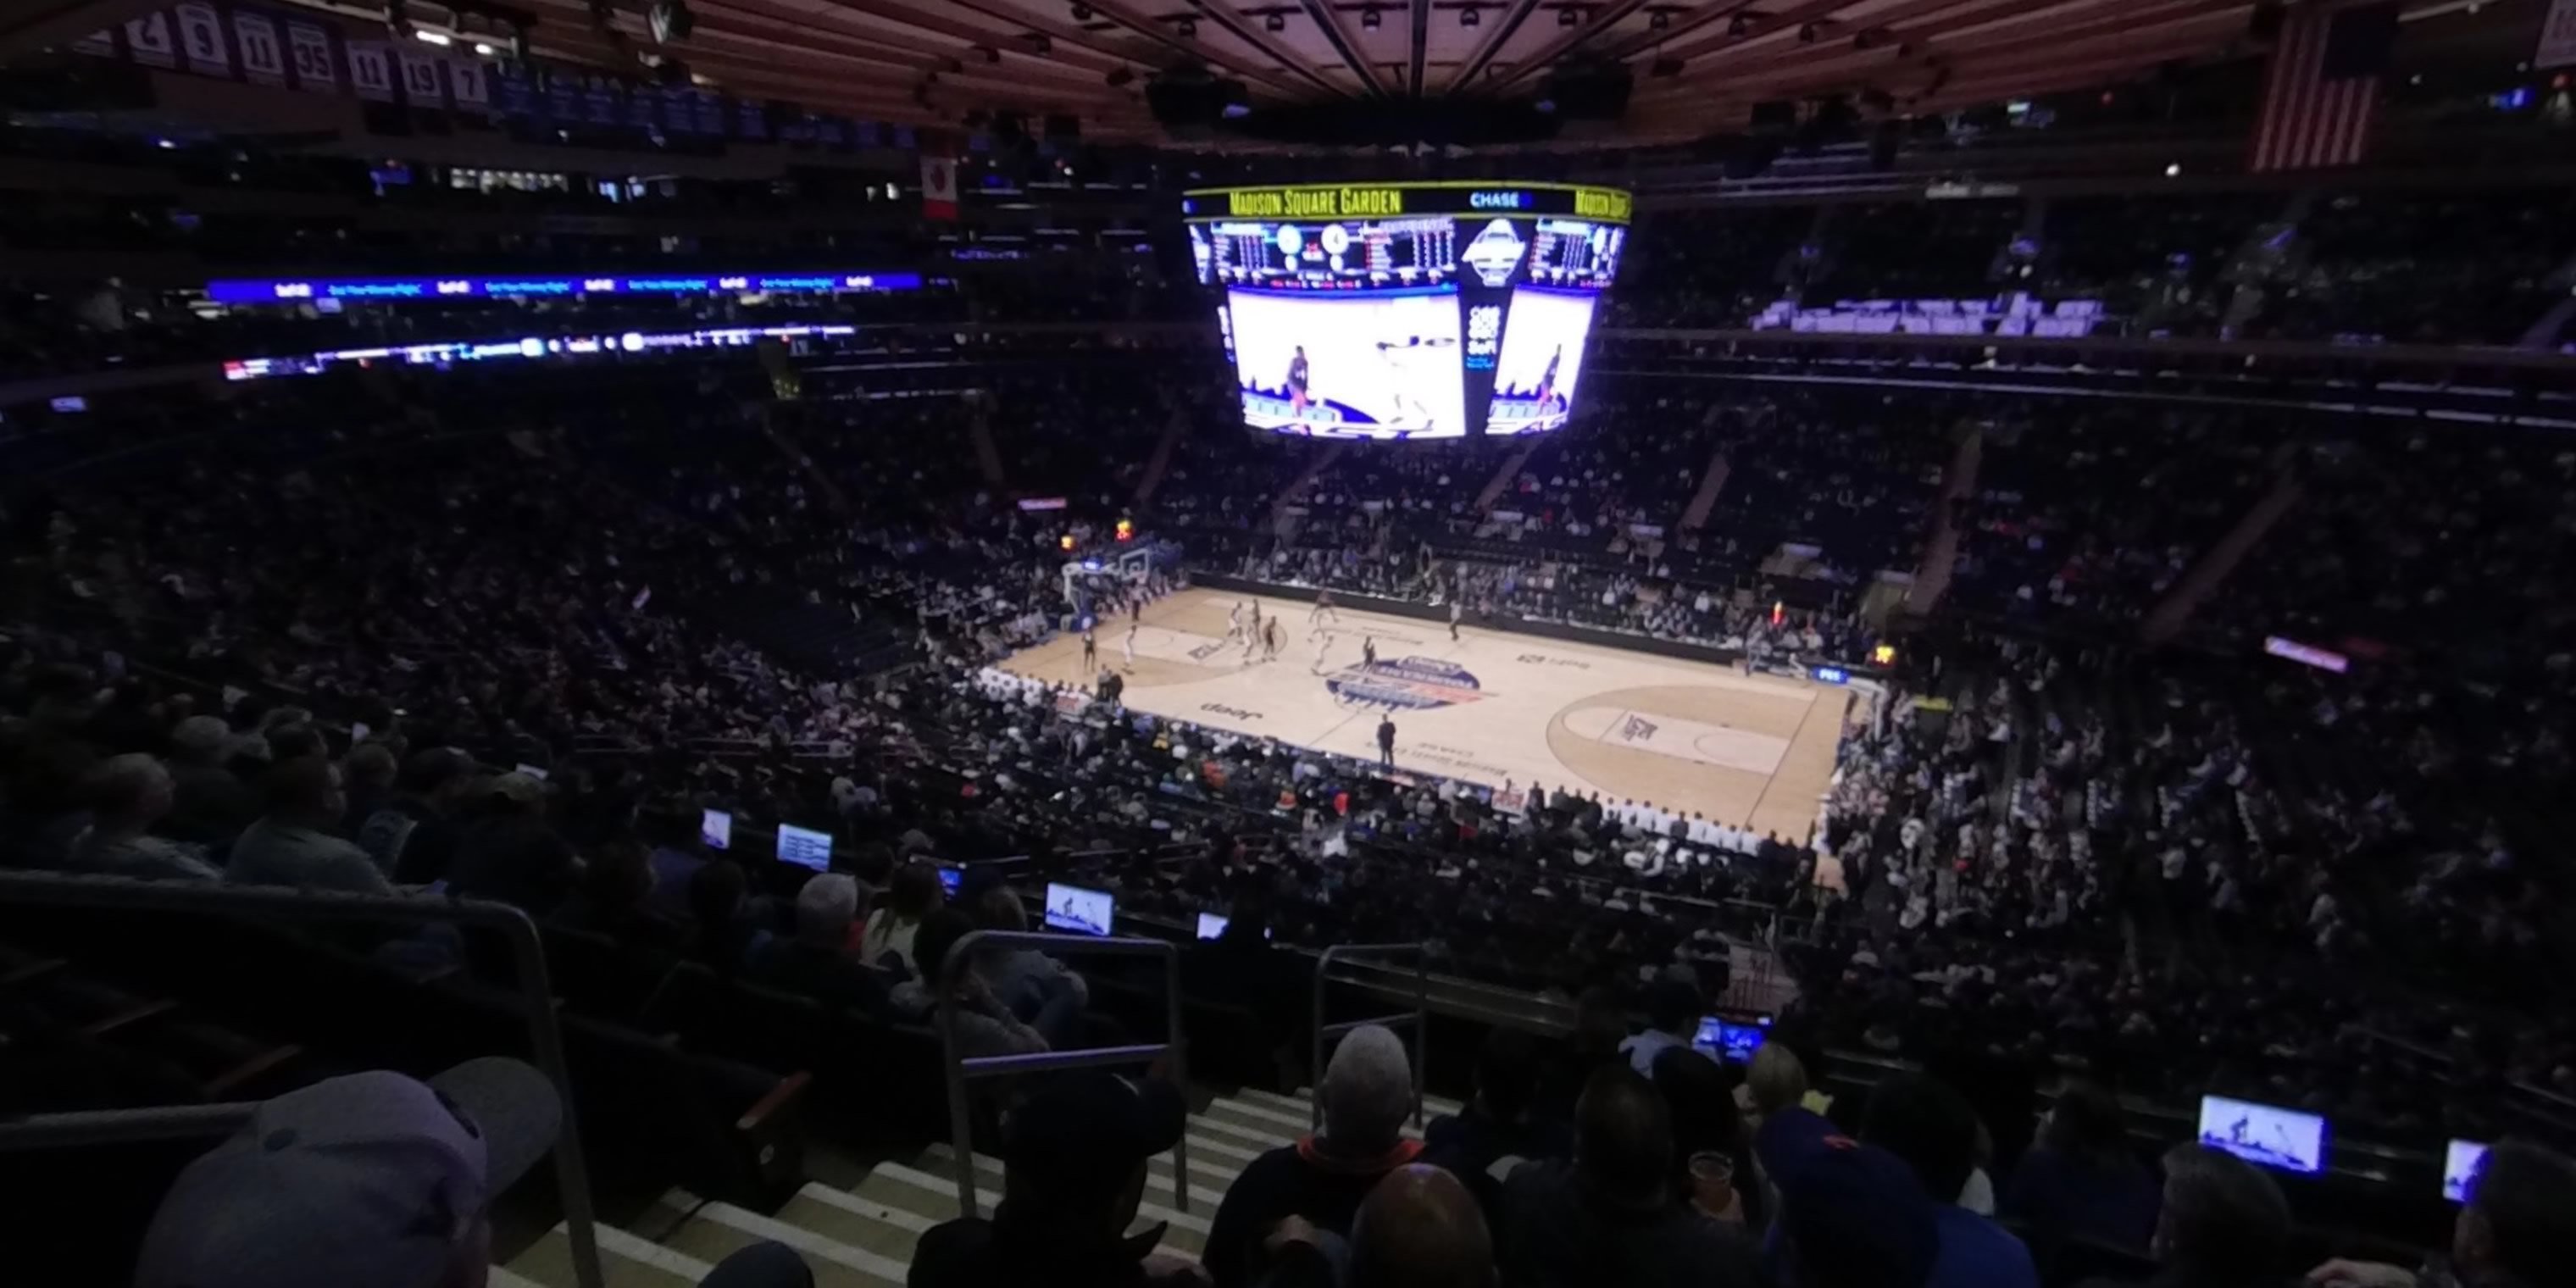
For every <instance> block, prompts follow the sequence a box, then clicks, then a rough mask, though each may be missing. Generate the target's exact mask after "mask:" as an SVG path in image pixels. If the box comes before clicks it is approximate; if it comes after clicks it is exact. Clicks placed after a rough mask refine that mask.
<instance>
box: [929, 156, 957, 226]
mask: <svg viewBox="0 0 2576 1288" xmlns="http://www.w3.org/2000/svg"><path fill="white" fill-rule="evenodd" d="M921 213H922V215H923V217H925V218H929V219H955V218H956V217H957V158H955V157H952V156H934V155H932V154H931V153H928V152H924V153H922V154H921Z"/></svg>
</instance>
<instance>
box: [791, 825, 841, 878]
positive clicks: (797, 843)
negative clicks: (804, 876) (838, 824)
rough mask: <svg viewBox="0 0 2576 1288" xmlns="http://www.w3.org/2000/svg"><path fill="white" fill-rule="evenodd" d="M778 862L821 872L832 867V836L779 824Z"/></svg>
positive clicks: (827, 833)
mask: <svg viewBox="0 0 2576 1288" xmlns="http://www.w3.org/2000/svg"><path fill="white" fill-rule="evenodd" d="M778 861H779V862H781V863H793V864H795V865H796V866H798V867H800V868H811V869H813V870H814V871H816V872H821V871H823V870H824V869H826V868H829V867H831V866H832V834H831V833H829V832H816V831H813V830H811V829H808V828H802V827H797V826H794V825H792V824H788V823H781V824H779V825H778Z"/></svg>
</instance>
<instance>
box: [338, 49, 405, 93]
mask: <svg viewBox="0 0 2576 1288" xmlns="http://www.w3.org/2000/svg"><path fill="white" fill-rule="evenodd" d="M348 50H349V86H350V88H352V89H355V90H357V91H358V97H360V98H364V99H371V100H373V101H375V102H378V103H390V102H392V101H394V60H393V58H392V56H391V55H389V54H388V53H387V52H386V50H385V42H383V41H381V40H352V41H350V42H349V44H348Z"/></svg>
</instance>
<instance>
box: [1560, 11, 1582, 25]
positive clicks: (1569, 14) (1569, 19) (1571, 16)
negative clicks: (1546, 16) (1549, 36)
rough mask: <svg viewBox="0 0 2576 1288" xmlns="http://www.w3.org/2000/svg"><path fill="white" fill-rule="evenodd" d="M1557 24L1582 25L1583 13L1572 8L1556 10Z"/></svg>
mask: <svg viewBox="0 0 2576 1288" xmlns="http://www.w3.org/2000/svg"><path fill="white" fill-rule="evenodd" d="M1556 25H1557V26H1560V27H1579V26H1582V25H1583V15H1582V14H1579V13H1576V12H1575V11H1574V10H1573V9H1572V8H1565V9H1559V10H1557V11H1556Z"/></svg>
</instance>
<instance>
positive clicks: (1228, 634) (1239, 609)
mask: <svg viewBox="0 0 2576 1288" xmlns="http://www.w3.org/2000/svg"><path fill="white" fill-rule="evenodd" d="M1241 638H1243V601H1242V600H1240V599H1238V600H1236V601H1234V607H1233V608H1232V609H1230V610H1228V611H1227V613H1226V615H1225V642H1226V643H1228V644H1231V643H1233V642H1235V641H1236V640H1238V639H1241Z"/></svg>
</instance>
